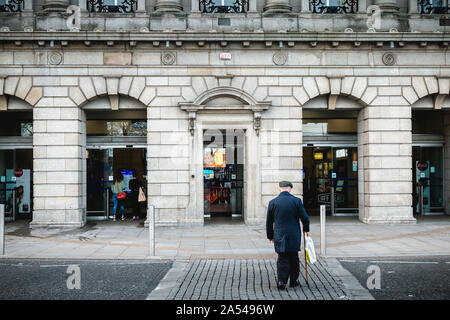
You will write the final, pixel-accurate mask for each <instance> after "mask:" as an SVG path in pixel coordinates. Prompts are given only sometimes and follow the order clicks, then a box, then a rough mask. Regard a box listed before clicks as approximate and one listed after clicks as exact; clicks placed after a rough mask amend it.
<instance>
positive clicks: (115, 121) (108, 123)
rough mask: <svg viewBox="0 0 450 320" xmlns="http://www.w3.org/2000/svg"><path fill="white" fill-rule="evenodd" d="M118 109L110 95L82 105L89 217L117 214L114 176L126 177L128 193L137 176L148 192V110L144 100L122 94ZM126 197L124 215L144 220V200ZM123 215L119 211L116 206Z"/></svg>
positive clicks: (93, 218) (94, 218) (99, 217)
mask: <svg viewBox="0 0 450 320" xmlns="http://www.w3.org/2000/svg"><path fill="white" fill-rule="evenodd" d="M117 106H118V108H117V109H116V110H112V109H111V105H110V99H109V98H108V97H102V98H98V99H96V100H94V101H92V102H89V103H87V104H86V105H85V106H83V110H84V115H85V118H86V152H85V154H86V161H85V163H86V167H85V168H86V175H85V176H86V181H85V184H86V187H85V190H86V208H87V210H86V215H87V219H88V220H107V219H109V218H112V217H113V215H114V212H113V209H114V205H113V203H114V201H113V199H112V193H111V186H112V183H113V177H114V176H115V175H117V174H119V173H120V174H121V175H123V177H124V182H125V186H126V189H125V192H127V193H128V194H129V195H130V194H131V189H130V181H131V180H132V179H133V177H134V176H135V175H136V177H137V178H138V179H139V180H140V181H141V182H142V184H143V187H144V192H145V193H146V190H147V189H146V186H147V183H146V181H147V180H146V179H147V109H146V106H144V105H143V104H142V103H141V102H139V101H137V100H134V99H132V98H129V97H125V96H119V99H118V102H117ZM135 202H136V201H135V199H131V197H127V199H125V201H124V203H125V217H126V218H129V219H131V218H133V219H135V218H136V219H137V220H141V221H142V222H143V221H144V218H145V215H146V212H147V211H146V206H145V203H141V204H140V205H136V203H135ZM117 215H118V217H119V218H120V216H121V215H120V210H119V209H117Z"/></svg>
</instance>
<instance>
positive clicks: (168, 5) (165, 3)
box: [155, 0, 183, 12]
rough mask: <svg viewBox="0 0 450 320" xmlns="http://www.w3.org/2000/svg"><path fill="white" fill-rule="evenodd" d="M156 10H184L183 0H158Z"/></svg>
mask: <svg viewBox="0 0 450 320" xmlns="http://www.w3.org/2000/svg"><path fill="white" fill-rule="evenodd" d="M155 11H156V12H182V11H183V6H182V4H181V0H157V1H156V4H155Z"/></svg>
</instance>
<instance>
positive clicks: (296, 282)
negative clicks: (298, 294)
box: [289, 280, 300, 288]
mask: <svg viewBox="0 0 450 320" xmlns="http://www.w3.org/2000/svg"><path fill="white" fill-rule="evenodd" d="M289 286H290V287H291V288H294V287H298V286H300V281H298V280H295V281H294V282H292V281H291V282H290V283H289Z"/></svg>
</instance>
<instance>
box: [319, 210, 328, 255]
mask: <svg viewBox="0 0 450 320" xmlns="http://www.w3.org/2000/svg"><path fill="white" fill-rule="evenodd" d="M326 216H327V210H326V206H325V205H321V206H320V255H321V256H322V257H326V255H327V240H326V228H325V223H326Z"/></svg>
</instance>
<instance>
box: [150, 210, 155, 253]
mask: <svg viewBox="0 0 450 320" xmlns="http://www.w3.org/2000/svg"><path fill="white" fill-rule="evenodd" d="M149 209H150V210H149V211H150V212H149V214H150V217H149V218H150V219H149V220H150V221H149V223H148V242H149V243H148V244H149V246H148V248H149V256H151V257H154V256H155V207H154V206H149Z"/></svg>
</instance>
